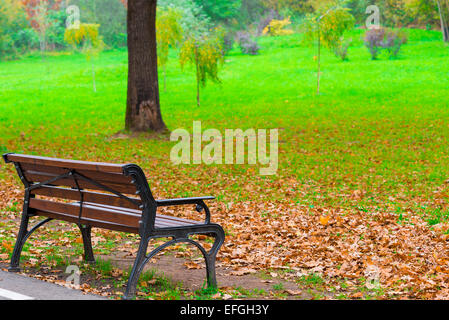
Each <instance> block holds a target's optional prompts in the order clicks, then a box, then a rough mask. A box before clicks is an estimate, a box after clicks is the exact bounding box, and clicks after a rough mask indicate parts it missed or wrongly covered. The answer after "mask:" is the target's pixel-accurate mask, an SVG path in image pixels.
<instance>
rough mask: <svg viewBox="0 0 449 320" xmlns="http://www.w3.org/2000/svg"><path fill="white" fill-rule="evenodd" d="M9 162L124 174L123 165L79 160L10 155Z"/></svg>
mask: <svg viewBox="0 0 449 320" xmlns="http://www.w3.org/2000/svg"><path fill="white" fill-rule="evenodd" d="M7 159H8V161H13V162H18V163H30V164H35V165H44V166H52V167H60V168H70V169H81V170H92V171H99V172H110V173H123V168H124V166H125V165H123V164H112V163H104V162H89V161H77V160H66V159H58V158H50V157H38V156H31V155H25V154H15V153H13V154H8V156H7Z"/></svg>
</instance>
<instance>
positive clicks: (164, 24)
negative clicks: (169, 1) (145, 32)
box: [156, 7, 183, 90]
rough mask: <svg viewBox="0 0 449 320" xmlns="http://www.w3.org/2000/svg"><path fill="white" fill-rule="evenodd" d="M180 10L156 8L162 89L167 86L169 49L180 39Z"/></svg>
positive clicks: (181, 31) (158, 56)
mask: <svg viewBox="0 0 449 320" xmlns="http://www.w3.org/2000/svg"><path fill="white" fill-rule="evenodd" d="M181 18H182V15H181V12H180V11H179V10H178V9H176V8H173V7H166V8H158V10H157V19H156V39H157V58H158V64H159V66H160V67H161V68H162V70H163V77H164V90H165V89H166V87H167V80H166V79H167V72H166V65H167V61H168V54H169V49H170V48H171V47H175V46H177V45H178V44H179V43H180V41H181V40H182V34H183V30H182V27H181Z"/></svg>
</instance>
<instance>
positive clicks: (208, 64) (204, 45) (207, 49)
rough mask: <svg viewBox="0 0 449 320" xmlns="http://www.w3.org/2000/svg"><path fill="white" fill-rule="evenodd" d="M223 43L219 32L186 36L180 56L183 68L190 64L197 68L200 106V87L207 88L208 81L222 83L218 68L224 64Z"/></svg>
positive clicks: (197, 92)
mask: <svg viewBox="0 0 449 320" xmlns="http://www.w3.org/2000/svg"><path fill="white" fill-rule="evenodd" d="M222 52H223V49H222V41H221V40H220V36H219V35H218V34H217V32H214V31H212V32H205V33H201V34H196V33H189V34H187V35H186V37H185V39H184V41H183V43H182V46H181V51H180V55H179V59H180V62H181V67H182V68H184V66H185V65H186V64H190V65H192V66H194V68H195V76H196V88H197V90H196V101H197V105H198V107H199V106H200V87H201V86H202V87H205V86H206V83H207V80H208V79H209V80H211V81H213V82H220V78H219V77H218V66H219V64H220V63H223V62H224V59H223V54H222Z"/></svg>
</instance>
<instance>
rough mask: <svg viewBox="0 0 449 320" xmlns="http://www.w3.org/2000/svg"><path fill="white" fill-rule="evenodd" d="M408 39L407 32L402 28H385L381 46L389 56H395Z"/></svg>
mask: <svg viewBox="0 0 449 320" xmlns="http://www.w3.org/2000/svg"><path fill="white" fill-rule="evenodd" d="M407 41H408V37H407V34H406V33H405V32H404V31H402V30H387V31H386V32H385V37H384V40H383V42H382V47H383V48H384V49H385V50H386V51H387V53H388V56H389V57H390V58H396V57H397V56H398V54H399V51H400V50H401V47H402V45H403V44H406V43H407Z"/></svg>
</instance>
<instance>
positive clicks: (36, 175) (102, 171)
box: [3, 153, 155, 232]
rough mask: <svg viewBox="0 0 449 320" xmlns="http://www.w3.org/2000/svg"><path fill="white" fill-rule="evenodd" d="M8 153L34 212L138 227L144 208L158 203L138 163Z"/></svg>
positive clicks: (108, 225)
mask: <svg viewBox="0 0 449 320" xmlns="http://www.w3.org/2000/svg"><path fill="white" fill-rule="evenodd" d="M3 157H4V159H5V161H6V162H12V163H14V165H15V167H16V169H17V173H18V175H19V177H20V179H21V180H22V182H23V184H24V185H25V188H26V189H25V191H26V193H28V197H29V198H30V199H29V210H30V212H31V213H33V214H38V215H44V216H49V217H54V218H60V219H61V218H62V219H63V220H67V221H71V222H75V223H78V222H82V223H85V224H89V225H92V226H98V227H106V228H109V229H113V230H119V231H127V232H138V229H139V225H140V222H141V220H142V212H143V208H145V207H153V206H155V201H154V199H153V196H152V195H151V191H150V188H149V186H148V183H147V181H146V178H145V175H144V174H143V171H142V170H141V169H140V167H138V166H137V165H133V164H128V165H121V164H110V163H100V162H87V161H75V160H64V159H56V158H47V157H39V156H32V155H21V154H11V153H10V154H5V155H4V156H3ZM137 195H138V197H136V196H137ZM26 196H27V195H26ZM36 196H41V197H39V198H36ZM42 196H44V197H45V199H42ZM56 199H64V200H71V203H70V202H67V201H66V202H61V200H59V201H57V200H56ZM74 201H76V202H74ZM81 203H82V204H81ZM117 207H120V208H123V209H124V210H123V209H122V210H117Z"/></svg>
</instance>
